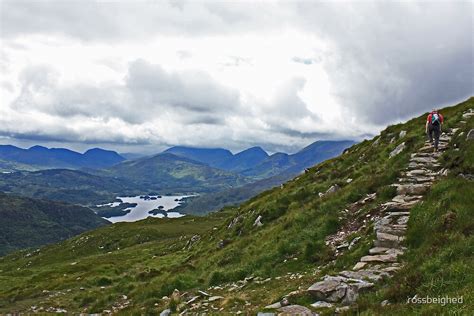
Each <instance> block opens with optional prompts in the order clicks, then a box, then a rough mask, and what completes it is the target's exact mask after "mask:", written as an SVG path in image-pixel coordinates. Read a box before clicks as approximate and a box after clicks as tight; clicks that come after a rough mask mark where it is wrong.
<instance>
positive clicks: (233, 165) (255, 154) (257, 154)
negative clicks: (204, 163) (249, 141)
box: [216, 147, 268, 172]
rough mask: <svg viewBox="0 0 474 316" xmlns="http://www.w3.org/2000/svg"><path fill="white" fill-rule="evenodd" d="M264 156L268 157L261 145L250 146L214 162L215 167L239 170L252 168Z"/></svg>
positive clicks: (264, 157) (262, 159) (263, 158)
mask: <svg viewBox="0 0 474 316" xmlns="http://www.w3.org/2000/svg"><path fill="white" fill-rule="evenodd" d="M266 158H268V154H267V153H266V152H265V151H264V150H263V149H262V148H261V147H252V148H249V149H246V150H244V151H241V152H239V153H237V154H235V155H233V156H232V157H230V158H228V159H227V160H224V161H222V162H220V163H218V164H216V167H218V168H221V169H224V170H229V171H237V172H239V171H242V170H246V169H249V168H253V167H254V166H256V165H258V164H259V163H261V162H262V161H264V160H265V159H266Z"/></svg>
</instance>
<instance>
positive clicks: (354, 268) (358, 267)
mask: <svg viewBox="0 0 474 316" xmlns="http://www.w3.org/2000/svg"><path fill="white" fill-rule="evenodd" d="M366 265H367V262H357V263H356V264H355V266H354V267H353V268H352V270H355V271H357V270H360V269H362V268H364V267H365V266H366Z"/></svg>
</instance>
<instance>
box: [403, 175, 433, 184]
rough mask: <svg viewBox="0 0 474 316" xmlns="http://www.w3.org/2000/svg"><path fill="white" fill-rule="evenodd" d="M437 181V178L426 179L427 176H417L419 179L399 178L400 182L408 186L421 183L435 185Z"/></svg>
mask: <svg viewBox="0 0 474 316" xmlns="http://www.w3.org/2000/svg"><path fill="white" fill-rule="evenodd" d="M434 180H435V177H434V176H432V177H425V176H417V177H405V178H399V179H398V182H400V183H403V184H407V183H411V184H419V183H427V184H429V185H431V184H433V181H434Z"/></svg>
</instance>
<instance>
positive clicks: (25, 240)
mask: <svg viewBox="0 0 474 316" xmlns="http://www.w3.org/2000/svg"><path fill="white" fill-rule="evenodd" d="M0 218H1V221H0V255H4V254H6V253H9V252H12V251H14V250H18V249H22V248H28V247H38V246H41V245H44V244H48V243H54V242H59V241H61V240H64V239H67V238H70V237H72V236H74V235H78V234H80V233H82V232H84V231H87V230H91V229H94V228H97V227H100V226H104V225H107V224H109V223H108V222H107V221H105V220H103V219H102V218H100V217H98V216H97V215H96V214H95V213H94V212H93V211H92V210H90V209H88V208H84V207H81V206H76V205H69V204H64V203H59V202H52V201H44V200H35V199H30V198H25V197H18V196H13V195H8V194H4V193H0Z"/></svg>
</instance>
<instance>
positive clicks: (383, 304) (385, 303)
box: [380, 300, 390, 307]
mask: <svg viewBox="0 0 474 316" xmlns="http://www.w3.org/2000/svg"><path fill="white" fill-rule="evenodd" d="M387 305H390V302H389V301H388V300H384V301H382V303H380V306H382V307H383V306H387Z"/></svg>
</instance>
